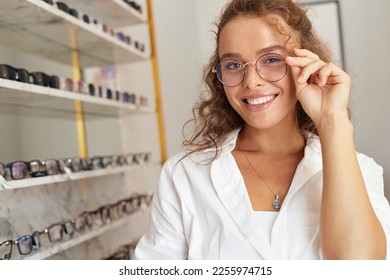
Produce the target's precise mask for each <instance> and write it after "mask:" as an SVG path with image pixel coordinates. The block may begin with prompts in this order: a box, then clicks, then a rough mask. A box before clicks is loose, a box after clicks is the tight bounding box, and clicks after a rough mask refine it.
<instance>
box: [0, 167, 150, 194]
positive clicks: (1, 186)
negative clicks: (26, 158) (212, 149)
mask: <svg viewBox="0 0 390 280" xmlns="http://www.w3.org/2000/svg"><path fill="white" fill-rule="evenodd" d="M157 166H158V163H154V164H153V163H151V164H142V165H138V166H120V167H107V168H104V169H98V170H91V171H80V172H75V173H71V172H69V173H67V174H58V175H51V176H42V177H35V178H26V179H22V180H11V181H6V180H5V179H4V178H3V177H0V191H2V190H7V189H18V188H28V187H34V186H41V185H49V184H53V183H62V182H68V181H74V180H83V179H91V178H96V177H102V176H110V175H115V174H121V173H125V172H131V171H142V170H145V169H147V168H150V167H157Z"/></svg>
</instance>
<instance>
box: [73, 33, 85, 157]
mask: <svg viewBox="0 0 390 280" xmlns="http://www.w3.org/2000/svg"><path fill="white" fill-rule="evenodd" d="M70 47H71V50H72V68H73V69H72V70H73V80H74V81H80V80H81V70H80V69H81V67H80V55H79V52H78V49H77V32H76V30H75V28H74V27H70ZM75 111H76V121H77V137H78V143H79V154H80V156H81V157H83V158H87V157H88V148H87V136H86V129H85V119H84V107H83V103H82V101H79V100H76V101H75Z"/></svg>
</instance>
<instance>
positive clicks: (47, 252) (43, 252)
mask: <svg viewBox="0 0 390 280" xmlns="http://www.w3.org/2000/svg"><path fill="white" fill-rule="evenodd" d="M130 219H131V216H127V217H124V218H121V219H119V220H117V221H113V222H111V223H109V224H106V225H103V226H100V227H98V228H96V229H93V230H91V231H89V232H86V233H80V234H76V235H75V236H74V237H71V238H70V239H68V240H66V241H61V242H59V243H56V244H48V242H44V243H46V244H48V245H49V246H47V247H45V246H42V248H40V249H38V250H37V251H34V252H33V253H31V254H29V255H27V256H26V257H25V258H23V260H42V259H45V258H48V257H50V256H53V255H55V254H58V253H60V252H62V251H65V250H68V249H70V248H72V247H74V246H77V245H78V244H81V243H83V242H85V241H88V240H90V239H92V238H94V237H97V236H99V235H101V234H104V233H106V232H108V231H111V230H115V229H116V228H118V227H120V226H123V225H125V224H126V223H127V222H128V221H129V220H130ZM65 238H66V237H65ZM15 255H18V254H16V253H15ZM19 257H20V256H19Z"/></svg>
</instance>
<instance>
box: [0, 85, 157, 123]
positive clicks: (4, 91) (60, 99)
mask: <svg viewBox="0 0 390 280" xmlns="http://www.w3.org/2000/svg"><path fill="white" fill-rule="evenodd" d="M74 101H82V102H83V103H84V111H85V112H86V113H87V114H90V115H102V116H114V117H116V116H118V115H120V114H122V113H123V114H138V113H146V114H148V113H153V112H154V109H152V108H149V107H140V106H138V105H136V104H131V103H124V102H122V101H117V100H109V99H107V98H102V97H96V96H91V95H87V94H82V93H76V92H70V91H65V90H60V89H56V88H50V87H44V86H39V85H34V84H29V83H22V82H18V81H12V80H7V79H1V78H0V103H2V104H6V105H15V106H25V107H31V108H34V107H38V108H45V109H51V110H60V111H65V112H74V110H75V108H74Z"/></svg>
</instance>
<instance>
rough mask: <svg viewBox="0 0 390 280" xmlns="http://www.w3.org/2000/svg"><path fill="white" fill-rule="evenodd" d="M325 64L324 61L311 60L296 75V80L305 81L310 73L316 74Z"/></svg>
mask: <svg viewBox="0 0 390 280" xmlns="http://www.w3.org/2000/svg"><path fill="white" fill-rule="evenodd" d="M325 65H326V63H325V62H323V61H322V60H314V61H313V62H311V63H309V64H308V65H306V66H305V67H303V68H302V71H301V74H300V75H299V77H298V82H300V83H304V82H306V81H307V80H308V79H309V78H310V76H311V75H314V74H316V73H317V72H319V71H320V70H321V68H323V67H324V66H325Z"/></svg>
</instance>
